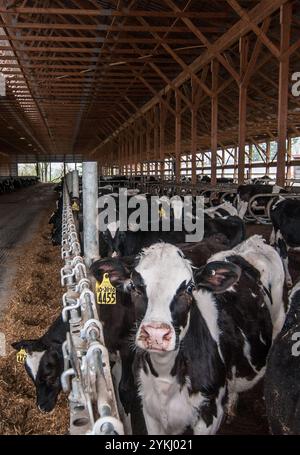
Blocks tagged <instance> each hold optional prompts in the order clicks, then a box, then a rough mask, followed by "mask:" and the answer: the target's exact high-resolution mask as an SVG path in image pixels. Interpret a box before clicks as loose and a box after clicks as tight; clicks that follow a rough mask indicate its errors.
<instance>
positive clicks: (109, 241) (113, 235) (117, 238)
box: [100, 221, 126, 257]
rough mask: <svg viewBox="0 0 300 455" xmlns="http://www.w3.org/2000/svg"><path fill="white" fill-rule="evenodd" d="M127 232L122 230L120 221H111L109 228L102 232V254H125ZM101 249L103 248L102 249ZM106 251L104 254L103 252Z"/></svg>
mask: <svg viewBox="0 0 300 455" xmlns="http://www.w3.org/2000/svg"><path fill="white" fill-rule="evenodd" d="M125 242H126V232H123V231H120V229H119V222H118V221H116V222H113V223H109V224H108V225H107V229H106V230H105V231H103V232H101V233H100V248H101V244H102V245H103V248H104V249H103V251H102V256H104V255H105V256H107V257H119V256H124V254H125ZM100 251H101V250H100ZM103 253H104V254H103Z"/></svg>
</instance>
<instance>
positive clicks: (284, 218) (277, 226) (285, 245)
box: [270, 198, 300, 287]
mask: <svg viewBox="0 0 300 455" xmlns="http://www.w3.org/2000/svg"><path fill="white" fill-rule="evenodd" d="M270 216H271V221H272V224H273V231H272V234H271V238H270V243H271V245H274V246H275V248H276V249H277V250H278V252H279V254H280V256H281V258H282V261H283V265H284V270H285V276H286V283H287V286H288V287H292V285H293V282H292V278H291V275H290V272H289V261H288V251H289V249H291V250H295V251H299V250H300V201H299V200H297V199H283V198H279V200H278V201H277V202H276V203H275V204H274V205H273V207H272V208H271V211H270Z"/></svg>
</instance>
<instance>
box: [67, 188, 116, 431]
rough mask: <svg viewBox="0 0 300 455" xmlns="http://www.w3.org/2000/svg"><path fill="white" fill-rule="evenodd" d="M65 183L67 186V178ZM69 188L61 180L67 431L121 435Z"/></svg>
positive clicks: (102, 338)
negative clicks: (68, 413)
mask: <svg viewBox="0 0 300 455" xmlns="http://www.w3.org/2000/svg"><path fill="white" fill-rule="evenodd" d="M68 182H69V183H70V186H71V180H68ZM68 187H69V185H67V184H66V183H65V184H64V188H63V215H62V248H61V254H62V259H63V260H64V266H63V267H62V269H61V284H62V286H64V287H65V288H66V292H65V294H64V296H63V299H62V300H63V310H62V317H63V320H64V321H66V322H69V327H70V329H69V332H68V334H67V339H66V341H65V343H64V345H63V355H64V372H63V374H62V377H61V383H62V387H63V390H64V391H65V392H69V405H70V434H73V435H74V434H77V435H78V434H120V435H122V434H124V429H123V424H122V422H121V421H120V417H119V412H118V409H117V405H116V399H115V393H114V388H113V382H112V378H111V372H110V364H109V354H108V351H107V349H106V347H105V344H104V337H103V327H102V324H101V322H100V320H99V318H98V312H97V307H96V300H95V295H94V292H93V286H92V282H91V281H90V279H89V277H88V273H87V269H86V265H85V262H84V259H83V257H82V256H81V246H80V242H79V236H78V233H77V230H76V224H75V220H74V214H73V211H72V206H71V201H70V195H69V189H68ZM71 187H72V186H71ZM84 200H85V199H84ZM94 222H95V221H94ZM88 241H89V240H88ZM88 251H89V250H88Z"/></svg>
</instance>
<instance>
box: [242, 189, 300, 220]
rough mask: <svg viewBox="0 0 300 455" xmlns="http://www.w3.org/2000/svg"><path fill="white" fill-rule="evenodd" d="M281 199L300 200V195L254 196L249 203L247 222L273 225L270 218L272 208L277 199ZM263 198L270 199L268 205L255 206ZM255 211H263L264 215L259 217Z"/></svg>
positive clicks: (269, 194)
mask: <svg viewBox="0 0 300 455" xmlns="http://www.w3.org/2000/svg"><path fill="white" fill-rule="evenodd" d="M278 197H280V198H281V199H300V194H299V193H267V194H265V193H261V194H256V195H255V196H252V198H251V199H250V201H249V205H248V209H247V214H246V216H245V218H244V219H245V220H246V221H256V222H258V223H260V224H270V223H271V216H270V211H271V207H272V205H273V202H274V200H275V199H278ZM261 198H267V199H270V200H269V202H268V204H267V205H262V206H259V205H254V204H255V203H258V202H259V199H261ZM254 210H262V211H263V212H264V213H262V214H260V215H258V214H257V213H255V211H254Z"/></svg>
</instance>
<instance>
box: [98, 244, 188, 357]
mask: <svg viewBox="0 0 300 455" xmlns="http://www.w3.org/2000/svg"><path fill="white" fill-rule="evenodd" d="M92 272H93V274H94V276H95V277H96V278H97V279H98V280H99V279H101V277H102V276H103V273H108V274H109V277H110V281H111V282H112V284H113V285H114V286H116V287H117V288H118V289H121V290H123V291H125V292H130V294H131V299H132V302H133V303H134V306H135V311H136V319H137V321H138V323H137V326H138V328H137V333H136V339H135V342H136V345H137V346H138V347H139V348H142V349H145V350H147V351H150V352H152V351H153V352H165V351H173V350H175V349H177V348H178V345H179V342H180V341H181V340H182V339H183V337H184V336H185V334H186V332H187V329H188V325H189V314H190V309H191V305H192V304H193V302H194V300H193V295H192V293H193V289H194V285H193V272H192V267H191V265H190V263H189V261H188V260H187V259H185V258H184V256H183V254H182V252H181V251H180V250H179V249H178V248H176V247H175V246H174V245H169V244H165V243H157V244H154V245H152V246H151V247H150V248H147V249H145V250H143V252H142V254H141V255H140V256H139V257H138V258H137V260H136V262H135V264H134V263H133V261H131V263H130V261H128V258H127V259H126V262H124V261H123V260H121V259H119V260H117V259H115V260H112V259H111V260H104V261H97V263H95V264H93V266H92Z"/></svg>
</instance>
